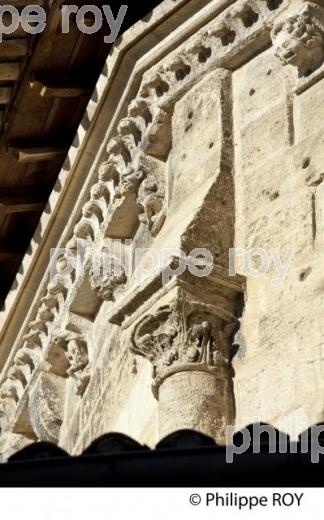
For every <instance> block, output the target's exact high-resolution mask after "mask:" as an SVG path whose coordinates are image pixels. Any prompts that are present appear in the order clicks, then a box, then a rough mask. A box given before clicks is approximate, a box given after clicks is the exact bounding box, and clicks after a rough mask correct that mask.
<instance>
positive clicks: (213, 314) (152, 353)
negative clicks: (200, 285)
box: [131, 289, 237, 397]
mask: <svg viewBox="0 0 324 520" xmlns="http://www.w3.org/2000/svg"><path fill="white" fill-rule="evenodd" d="M236 323H237V322H236V318H235V317H234V316H230V315H228V320H225V319H224V317H221V316H220V315H219V312H218V309H217V307H214V306H212V305H209V304H206V303H203V301H197V300H196V299H195V298H194V297H192V296H191V295H189V293H186V292H185V291H184V290H182V289H178V290H177V291H176V292H175V294H174V296H173V298H172V300H171V301H170V303H168V304H167V305H162V306H160V307H158V308H157V309H156V310H155V312H153V313H150V314H146V315H145V316H144V317H143V318H142V319H141V320H140V321H139V322H138V323H137V324H136V325H135V327H134V329H133V332H132V335H131V341H132V346H131V350H132V352H134V353H135V354H138V355H141V356H144V357H145V358H146V359H148V360H149V361H151V363H152V365H153V393H154V395H155V397H158V390H159V387H160V385H161V384H162V383H163V381H164V380H165V379H167V378H168V377H170V376H172V375H174V374H176V373H178V372H189V371H199V372H207V373H211V374H214V375H215V376H217V378H220V379H222V378H228V377H229V369H230V362H229V341H228V340H229V336H230V334H231V332H232V331H233V329H234V327H235V325H236Z"/></svg>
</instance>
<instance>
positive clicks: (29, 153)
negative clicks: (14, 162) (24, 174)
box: [8, 145, 67, 163]
mask: <svg viewBox="0 0 324 520" xmlns="http://www.w3.org/2000/svg"><path fill="white" fill-rule="evenodd" d="M8 148H9V150H10V151H11V152H13V153H14V154H15V155H16V157H17V159H18V162H20V163H31V162H39V161H50V160H52V159H56V158H57V157H60V156H63V155H65V154H66V153H67V148H64V147H62V146H39V147H29V146H28V147H24V146H12V145H11V146H10V145H9V147H8Z"/></svg>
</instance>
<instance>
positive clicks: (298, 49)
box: [271, 2, 324, 77]
mask: <svg viewBox="0 0 324 520" xmlns="http://www.w3.org/2000/svg"><path fill="white" fill-rule="evenodd" d="M271 38H272V43H273V47H274V52H275V55H276V56H277V57H278V58H279V59H280V61H281V63H282V65H293V66H294V67H297V68H298V74H299V76H301V77H302V76H308V75H310V74H311V73H312V72H314V71H315V70H316V69H318V68H319V67H320V66H321V65H322V64H323V61H324V9H323V8H322V7H320V6H319V5H316V4H313V3H311V2H305V3H303V4H302V5H301V6H299V7H298V8H296V9H295V10H294V11H292V12H290V13H289V15H288V16H287V17H285V18H283V19H281V20H280V21H279V22H277V23H276V24H275V26H274V27H273V30H272V33H271Z"/></svg>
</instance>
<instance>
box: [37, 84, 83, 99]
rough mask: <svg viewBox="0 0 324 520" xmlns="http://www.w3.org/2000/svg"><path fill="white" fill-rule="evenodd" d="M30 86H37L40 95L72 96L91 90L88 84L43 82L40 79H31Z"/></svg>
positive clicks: (81, 94) (78, 95)
mask: <svg viewBox="0 0 324 520" xmlns="http://www.w3.org/2000/svg"><path fill="white" fill-rule="evenodd" d="M30 86H31V87H32V88H34V87H36V88H38V90H39V93H40V95H41V96H42V97H59V98H74V97H80V96H85V95H89V94H91V93H92V91H93V87H89V86H81V85H72V84H70V85H68V84H65V85H64V84H62V85H59V84H58V83H56V84H54V83H51V82H50V81H48V82H44V83H43V82H40V81H31V82H30Z"/></svg>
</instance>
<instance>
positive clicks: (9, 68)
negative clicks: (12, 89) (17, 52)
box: [0, 63, 20, 81]
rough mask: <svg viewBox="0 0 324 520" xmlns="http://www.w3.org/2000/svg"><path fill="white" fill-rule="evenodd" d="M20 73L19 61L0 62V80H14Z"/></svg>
mask: <svg viewBox="0 0 324 520" xmlns="http://www.w3.org/2000/svg"><path fill="white" fill-rule="evenodd" d="M19 74H20V63H0V81H16V79H18V78H19Z"/></svg>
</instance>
